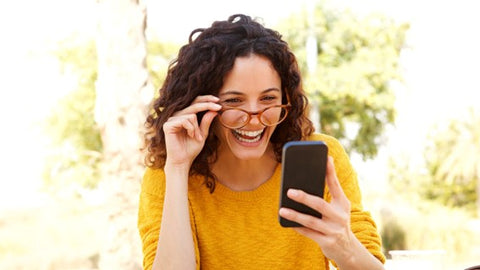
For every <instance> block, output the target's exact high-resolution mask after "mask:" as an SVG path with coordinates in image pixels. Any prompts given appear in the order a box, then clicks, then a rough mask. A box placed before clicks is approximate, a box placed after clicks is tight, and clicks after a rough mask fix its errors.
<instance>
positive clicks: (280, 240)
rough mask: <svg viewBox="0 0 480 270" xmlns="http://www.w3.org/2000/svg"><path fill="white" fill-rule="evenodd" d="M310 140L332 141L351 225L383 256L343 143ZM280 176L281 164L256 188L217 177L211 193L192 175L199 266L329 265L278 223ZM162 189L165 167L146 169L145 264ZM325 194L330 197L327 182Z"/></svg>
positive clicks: (142, 209)
mask: <svg viewBox="0 0 480 270" xmlns="http://www.w3.org/2000/svg"><path fill="white" fill-rule="evenodd" d="M309 140H316V141H318V140H321V141H324V142H325V143H326V144H327V145H328V148H329V150H328V151H329V155H330V156H332V157H333V158H334V162H335V169H336V173H337V176H338V179H339V181H340V184H341V186H342V188H343V190H344V192H345V194H346V196H347V197H348V198H349V200H350V202H351V209H352V210H351V229H352V231H353V233H354V234H355V235H356V237H357V238H358V239H359V240H360V242H361V243H362V244H363V245H364V246H365V247H366V248H367V249H368V250H369V251H370V252H371V253H372V254H373V255H374V256H375V257H377V258H378V259H379V260H380V261H382V262H384V261H385V257H384V256H383V254H382V252H381V241H380V237H379V235H378V232H377V228H376V225H375V222H374V221H373V220H372V218H371V216H370V214H369V213H368V212H365V211H363V207H362V203H361V194H360V190H359V187H358V181H357V175H356V173H355V171H354V170H353V169H352V166H351V164H350V161H349V159H348V156H347V154H346V153H345V151H344V149H343V147H342V146H341V145H340V143H339V142H338V141H337V140H336V139H334V138H333V137H330V136H326V135H323V134H315V135H312V136H311V137H310V138H309ZM280 178H281V165H279V166H277V168H276V170H275V172H274V174H273V175H272V177H271V178H270V179H269V180H268V181H266V182H265V183H264V184H263V185H261V186H260V187H258V188H257V189H255V190H253V191H243V192H236V191H232V190H230V189H229V188H227V187H225V186H223V185H222V184H220V183H218V182H217V183H216V189H215V192H213V193H210V192H209V189H208V188H207V187H206V186H205V185H204V178H203V176H192V177H190V179H189V191H188V200H189V203H190V220H191V224H192V236H193V239H194V244H195V253H196V254H195V255H196V262H197V269H200V268H201V269H207V270H208V269H329V267H328V264H329V263H328V260H327V259H326V258H325V256H324V255H323V253H322V250H321V249H320V247H319V246H318V244H316V243H315V242H314V241H312V240H310V239H309V238H306V237H304V236H302V235H300V234H298V233H296V232H295V231H294V230H292V229H290V228H283V227H281V226H280V225H279V222H278V205H279V198H280V197H279V196H280V182H281V179H280ZM164 193H165V175H164V172H163V170H160V169H156V170H153V169H147V170H146V172H145V176H144V179H143V182H142V191H141V194H140V206H139V213H138V228H139V232H140V236H141V239H142V243H143V254H144V259H143V266H144V269H147V270H149V269H151V268H152V264H153V260H154V258H155V253H156V249H157V243H158V237H159V232H160V224H161V219H162V208H163V199H164ZM325 199H326V200H327V201H330V200H331V195H330V193H329V191H328V187H325ZM333 263H334V264H335V262H333Z"/></svg>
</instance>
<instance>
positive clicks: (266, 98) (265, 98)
mask: <svg viewBox="0 0 480 270" xmlns="http://www.w3.org/2000/svg"><path fill="white" fill-rule="evenodd" d="M277 99H278V97H277V96H271V95H268V96H264V97H262V99H261V100H262V101H275V100H277Z"/></svg>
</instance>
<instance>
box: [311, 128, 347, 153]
mask: <svg viewBox="0 0 480 270" xmlns="http://www.w3.org/2000/svg"><path fill="white" fill-rule="evenodd" d="M306 140H307V141H323V142H324V143H325V144H326V145H327V146H328V154H329V155H330V156H332V157H334V158H336V157H341V156H346V155H347V153H346V152H345V149H344V148H343V146H342V144H341V143H340V142H339V141H338V140H337V139H336V138H334V137H332V136H329V135H326V134H322V133H313V134H312V135H310V136H309V137H307V138H306Z"/></svg>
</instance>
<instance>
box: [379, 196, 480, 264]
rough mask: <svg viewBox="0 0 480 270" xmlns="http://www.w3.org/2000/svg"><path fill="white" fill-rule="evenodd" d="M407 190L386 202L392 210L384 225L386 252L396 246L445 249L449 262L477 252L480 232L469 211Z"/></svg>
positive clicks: (382, 229) (418, 248) (386, 206)
mask: <svg viewBox="0 0 480 270" xmlns="http://www.w3.org/2000/svg"><path fill="white" fill-rule="evenodd" d="M405 193H406V192H403V193H397V194H391V195H390V196H389V201H388V202H387V204H386V205H384V208H386V209H388V214H387V215H386V216H387V217H386V219H385V220H383V219H384V218H385V217H383V218H382V220H383V223H381V226H380V228H381V234H382V245H383V249H384V252H385V255H389V254H388V251H389V250H395V249H400V250H445V251H446V254H445V258H444V260H445V262H449V263H452V262H453V263H458V262H465V261H466V260H467V259H468V258H472V257H473V256H475V252H478V251H475V249H476V247H478V245H479V244H480V232H479V231H478V229H477V228H475V225H474V223H473V222H472V218H471V216H470V215H469V214H468V213H467V212H466V211H464V210H463V209H452V208H447V207H444V206H442V205H440V204H438V203H437V202H434V201H427V200H424V199H422V198H420V197H417V198H408V197H405V196H404V195H405ZM384 211H387V210H384ZM393 217H394V219H392V218H393ZM392 222H393V223H392ZM392 226H393V227H392ZM384 237H385V238H384ZM395 238H396V239H395ZM446 269H454V268H448V267H447V268H446Z"/></svg>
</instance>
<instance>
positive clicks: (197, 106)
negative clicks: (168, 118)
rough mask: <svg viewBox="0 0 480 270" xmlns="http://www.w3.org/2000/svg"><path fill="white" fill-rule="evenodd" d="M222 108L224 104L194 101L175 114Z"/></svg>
mask: <svg viewBox="0 0 480 270" xmlns="http://www.w3.org/2000/svg"><path fill="white" fill-rule="evenodd" d="M221 108H222V105H220V104H217V103H213V102H199V103H192V105H190V106H188V107H187V108H185V109H183V110H181V111H179V112H177V113H175V114H174V115H185V114H191V113H199V112H202V111H218V110H220V109H221Z"/></svg>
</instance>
